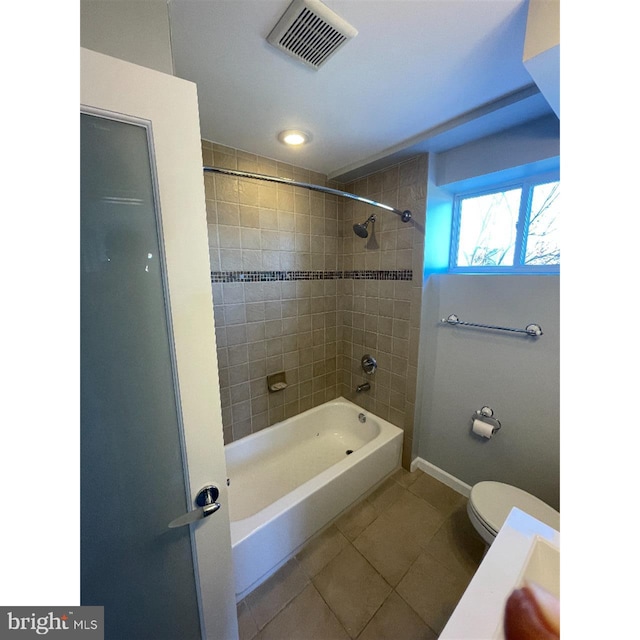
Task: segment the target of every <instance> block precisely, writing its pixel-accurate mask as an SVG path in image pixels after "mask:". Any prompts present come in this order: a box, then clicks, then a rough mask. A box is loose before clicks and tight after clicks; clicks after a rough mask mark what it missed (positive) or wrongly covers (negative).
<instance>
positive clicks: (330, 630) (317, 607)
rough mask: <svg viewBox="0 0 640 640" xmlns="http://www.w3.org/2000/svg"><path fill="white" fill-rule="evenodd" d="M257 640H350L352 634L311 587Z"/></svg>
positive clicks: (279, 615)
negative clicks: (349, 633)
mask: <svg viewBox="0 0 640 640" xmlns="http://www.w3.org/2000/svg"><path fill="white" fill-rule="evenodd" d="M258 639H259V640H349V635H348V634H347V632H346V631H345V630H344V628H343V627H342V625H341V624H340V622H338V619H337V618H336V616H335V615H334V614H333V613H332V611H331V609H329V607H328V606H327V604H326V603H325V602H324V600H323V599H322V598H321V597H320V594H319V593H318V591H317V590H316V588H315V587H314V586H313V585H312V584H309V585H307V587H306V588H305V589H304V591H302V593H300V594H299V595H298V596H296V598H295V599H294V600H292V601H291V603H289V605H288V606H287V607H286V608H285V609H283V610H282V611H281V612H280V613H279V614H278V615H277V616H276V617H275V618H274V619H273V620H272V621H271V622H270V623H269V624H268V625H267V626H266V627H265V628H264V629H263V630H262V631H261V632H260V635H259V636H258Z"/></svg>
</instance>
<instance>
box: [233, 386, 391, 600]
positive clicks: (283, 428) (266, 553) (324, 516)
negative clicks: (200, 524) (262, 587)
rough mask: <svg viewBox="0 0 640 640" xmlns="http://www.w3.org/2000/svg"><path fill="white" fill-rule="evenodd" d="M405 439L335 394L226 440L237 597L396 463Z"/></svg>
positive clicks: (388, 471) (255, 585) (245, 593)
mask: <svg viewBox="0 0 640 640" xmlns="http://www.w3.org/2000/svg"><path fill="white" fill-rule="evenodd" d="M361 415H362V416H363V417H365V418H366V420H365V421H364V422H362V421H361V418H359V416H361ZM402 436H403V432H402V430H401V429H398V427H396V426H394V425H392V424H391V423H390V422H387V421H386V420H383V419H382V418H379V417H377V416H375V415H373V414H372V413H370V412H368V411H365V410H363V409H362V408H361V407H359V406H358V405H356V404H354V403H352V402H349V401H348V400H345V399H344V398H338V399H336V400H332V401H331V402H327V403H325V404H323V405H320V406H318V407H314V408H313V409H309V410H308V411H305V412H304V413H301V414H300V415H297V416H295V417H293V418H289V419H288V420H284V421H283V422H279V423H277V424H275V425H273V426H271V427H268V428H267V429H263V430H262V431H259V432H258V433H254V434H252V435H250V436H247V437H245V438H242V439H241V440H238V441H237V442H233V443H231V444H228V445H226V446H225V455H226V460H227V475H228V477H229V511H230V516H231V546H232V556H233V565H234V571H235V582H236V597H237V598H238V599H240V598H243V597H244V596H245V595H247V594H248V593H249V592H250V591H252V590H253V589H255V588H256V587H257V586H258V585H259V584H260V583H261V582H263V581H264V580H265V579H266V578H268V577H269V576H270V575H271V574H272V573H273V572H274V571H275V570H276V569H277V568H279V567H280V566H281V565H282V564H283V563H284V561H286V560H287V559H288V558H290V557H291V555H292V554H293V553H294V552H295V551H296V550H297V549H298V548H299V547H300V546H301V545H302V544H303V543H304V542H305V541H306V540H308V539H309V538H310V537H311V536H313V535H314V534H315V533H317V532H318V531H319V530H320V529H322V528H323V527H324V526H326V525H327V524H329V523H330V522H331V521H332V520H333V519H335V518H336V517H337V516H338V515H339V514H340V513H341V512H342V511H344V510H345V509H346V508H347V507H349V506H350V505H351V504H352V503H354V502H355V501H357V500H358V498H360V497H361V496H363V495H365V494H366V493H368V492H369V491H370V490H371V489H372V488H373V487H375V486H376V485H377V484H378V483H379V482H381V481H382V480H384V479H385V478H386V477H387V476H388V475H389V474H390V473H392V472H393V471H394V470H396V469H397V468H399V466H400V460H401V455H402Z"/></svg>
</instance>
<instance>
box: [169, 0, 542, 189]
mask: <svg viewBox="0 0 640 640" xmlns="http://www.w3.org/2000/svg"><path fill="white" fill-rule="evenodd" d="M323 1H324V4H325V5H326V6H327V7H329V8H330V9H331V10H333V11H334V12H335V13H337V14H338V15H339V16H340V17H342V18H343V19H344V20H346V21H347V22H348V23H350V24H351V25H352V26H353V27H355V28H356V29H357V30H358V35H357V36H356V37H355V38H353V39H352V40H350V41H349V42H347V44H346V45H344V47H342V48H341V49H340V50H339V51H337V53H336V54H335V55H334V56H333V57H331V58H330V59H329V60H328V61H327V62H326V64H324V65H323V66H321V67H320V68H319V69H317V70H316V69H312V68H310V67H307V66H306V65H304V64H303V63H301V62H299V61H298V60H295V59H293V58H291V57H289V56H288V55H287V54H285V53H283V52H282V51H280V50H278V49H276V48H274V47H273V46H271V45H270V44H269V43H268V42H267V40H266V37H267V36H268V35H269V33H270V31H271V30H272V28H273V27H274V26H275V24H276V23H277V22H278V20H279V19H280V17H281V15H282V14H283V13H284V12H285V10H286V9H287V7H288V6H289V4H290V0H169V2H168V6H169V20H170V28H171V47H172V52H173V63H174V68H175V74H176V75H177V76H179V77H182V78H185V79H188V80H191V81H193V82H195V83H196V84H197V87H198V97H199V109H200V121H201V133H202V137H203V138H205V139H207V140H211V141H214V142H217V143H219V144H223V145H227V146H231V147H234V148H237V149H242V150H244V151H248V152H250V153H255V154H258V155H261V156H266V157H269V158H274V159H276V160H279V161H282V162H287V163H291V164H295V165H298V166H301V167H305V168H307V169H311V170H313V171H318V172H320V173H323V174H327V175H328V176H329V177H331V178H336V179H339V180H342V181H344V182H346V181H348V179H352V178H354V177H357V176H358V175H362V174H363V173H367V172H369V171H370V170H373V169H377V168H379V167H380V166H383V165H384V163H387V162H390V161H391V160H393V161H397V159H398V158H400V157H402V156H403V155H407V154H413V153H416V152H420V151H440V150H443V149H446V148H451V147H453V146H457V145H459V144H461V143H463V142H465V141H468V140H471V139H474V138H477V137H480V136H482V135H487V134H488V133H492V132H494V131H497V130H500V129H503V128H506V127H508V126H512V125H515V124H519V123H521V122H524V121H527V120H530V119H533V118H536V117H540V116H543V115H548V114H550V113H553V112H552V110H551V108H550V107H549V105H548V104H547V102H546V101H545V100H544V98H543V97H542V95H541V94H540V93H539V92H538V90H537V89H536V88H535V85H534V84H533V82H532V79H531V76H530V75H529V73H528V72H527V70H526V69H525V67H524V65H523V63H522V53H523V47H524V39H525V30H526V20H527V7H528V3H527V0H323ZM292 128H295V129H304V130H306V131H308V132H310V133H311V135H312V140H311V142H310V143H309V144H307V145H305V146H304V147H302V148H296V149H292V148H288V147H285V146H284V145H283V144H281V143H280V142H279V141H278V139H277V135H278V133H279V132H280V131H281V130H283V129H292Z"/></svg>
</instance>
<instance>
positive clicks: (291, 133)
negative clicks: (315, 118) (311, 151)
mask: <svg viewBox="0 0 640 640" xmlns="http://www.w3.org/2000/svg"><path fill="white" fill-rule="evenodd" d="M310 139H311V136H310V135H309V134H308V133H307V132H306V131H300V130H299V129H287V130H286V131H281V132H280V133H279V134H278V140H280V142H282V143H283V144H287V145H289V146H292V147H299V146H300V145H301V144H305V143H306V142H309V140H310Z"/></svg>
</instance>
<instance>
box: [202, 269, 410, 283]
mask: <svg viewBox="0 0 640 640" xmlns="http://www.w3.org/2000/svg"><path fill="white" fill-rule="evenodd" d="M412 278H413V270H412V269H398V270H395V271H372V270H366V271H212V272H211V282H212V283H219V282H276V281H279V280H411V279H412Z"/></svg>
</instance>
